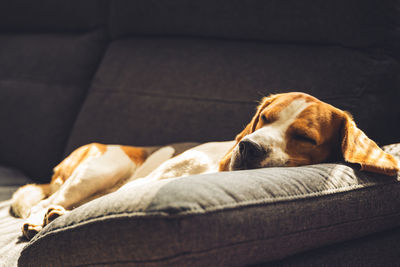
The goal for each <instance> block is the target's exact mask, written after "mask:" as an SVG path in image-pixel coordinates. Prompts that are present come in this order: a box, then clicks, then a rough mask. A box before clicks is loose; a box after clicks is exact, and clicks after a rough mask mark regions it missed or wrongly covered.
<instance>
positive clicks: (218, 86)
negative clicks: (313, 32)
mask: <svg viewBox="0 0 400 267" xmlns="http://www.w3.org/2000/svg"><path fill="white" fill-rule="evenodd" d="M372 55H373V56H372ZM399 66H400V65H399V63H398V62H397V61H396V60H394V59H391V58H390V57H387V56H385V55H379V54H367V53H364V52H361V51H356V50H352V49H347V48H343V47H339V46H301V45H277V44H265V43H257V42H233V41H218V40H204V39H184V38H126V39H123V40H119V41H114V42H112V43H111V44H110V46H109V47H108V50H107V52H106V55H105V57H104V59H103V61H102V64H101V65H100V67H99V70H98V72H97V74H96V76H95V78H94V81H93V84H92V87H91V89H90V90H89V94H88V97H87V99H86V101H85V103H84V105H83V107H82V110H81V113H80V114H79V117H78V119H77V121H76V123H75V126H74V130H73V132H72V134H71V136H70V140H69V144H68V148H67V152H68V153H70V152H71V151H72V150H73V149H75V148H77V147H78V146H80V145H84V144H87V143H90V142H93V141H96V142H103V143H122V144H131V145H165V144H168V143H174V142H184V141H197V142H203V141H216V140H232V139H233V138H234V137H235V136H236V134H237V133H239V132H240V131H241V130H242V129H243V128H244V126H245V125H246V124H247V123H248V122H249V121H250V118H251V117H252V116H253V113H254V111H255V107H256V105H257V104H258V101H259V100H260V99H261V97H262V96H265V95H269V94H271V93H279V92H288V91H303V92H306V93H310V94H311V95H314V96H315V97H318V98H320V99H321V100H323V101H326V102H328V103H330V104H333V105H335V106H337V107H339V108H342V109H344V110H347V111H350V112H351V113H352V114H353V116H354V118H355V121H356V122H357V123H358V126H359V127H360V128H361V129H363V130H364V131H365V132H366V133H367V135H368V136H369V137H371V138H372V139H374V140H376V141H377V142H379V143H380V144H387V143H390V142H397V141H398V134H397V133H398V132H399V131H400V124H399V123H397V122H398V118H399V116H400V111H399V109H398V104H397V99H398V98H400V91H399V90H398V79H397V77H398V75H397V73H398V71H399V70H400V68H399ZM382 118H385V119H384V120H383V119H382Z"/></svg>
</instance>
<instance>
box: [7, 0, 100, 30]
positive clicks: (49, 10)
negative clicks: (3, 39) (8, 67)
mask: <svg viewBox="0 0 400 267" xmlns="http://www.w3.org/2000/svg"><path fill="white" fill-rule="evenodd" d="M106 7H107V0H86V1H63V0H35V1H30V0H6V1H0V31H6V32H10V31H12V32H18V31H19V32H27V31H34V32H49V31H52V32H54V31H64V32H65V31H82V32H83V31H87V30H91V29H94V28H96V27H99V26H101V25H104V24H105V20H106V18H107V16H106V12H107V10H106Z"/></svg>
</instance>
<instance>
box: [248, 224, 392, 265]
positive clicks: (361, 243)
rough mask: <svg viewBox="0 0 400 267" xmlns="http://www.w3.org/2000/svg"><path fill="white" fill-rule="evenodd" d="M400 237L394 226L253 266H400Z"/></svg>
mask: <svg viewBox="0 0 400 267" xmlns="http://www.w3.org/2000/svg"><path fill="white" fill-rule="evenodd" d="M399 239H400V229H399V228H397V229H390V230H388V231H384V232H379V233H376V234H372V235H369V236H367V237H362V238H357V239H354V240H350V241H346V242H342V243H337V244H335V245H331V246H327V247H322V248H318V249H315V250H312V251H309V252H306V253H302V254H298V255H294V256H291V257H288V258H286V259H283V260H281V261H275V262H271V263H265V262H264V263H260V264H256V265H252V266H251V267H290V266H296V267H299V266H304V267H310V266H315V267H317V266H371V267H372V266H396V265H398V263H399V262H400V246H399Z"/></svg>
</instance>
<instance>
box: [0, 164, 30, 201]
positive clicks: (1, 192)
mask: <svg viewBox="0 0 400 267" xmlns="http://www.w3.org/2000/svg"><path fill="white" fill-rule="evenodd" d="M29 182H31V180H30V179H29V178H28V177H26V176H25V175H24V174H23V173H22V172H20V171H18V170H16V169H12V168H9V167H5V166H0V201H3V200H7V199H9V198H10V197H11V195H12V193H13V192H14V191H15V190H16V189H17V188H18V187H19V186H21V185H24V184H26V183H29Z"/></svg>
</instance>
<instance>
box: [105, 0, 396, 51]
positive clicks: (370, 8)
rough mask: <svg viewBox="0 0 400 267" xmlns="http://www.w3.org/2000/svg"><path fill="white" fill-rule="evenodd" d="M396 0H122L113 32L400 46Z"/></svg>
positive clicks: (114, 10)
mask: <svg viewBox="0 0 400 267" xmlns="http://www.w3.org/2000/svg"><path fill="white" fill-rule="evenodd" d="M397 6H398V2H396V1H392V0H390V1H381V2H379V4H378V3H377V2H376V1H374V0H350V1H349V0H325V1H313V0H303V1H297V0H286V1H280V0H269V1H263V0H230V1H224V0H222V1H221V0H203V1H186V0H169V1H163V0H116V1H111V12H110V32H111V35H112V36H113V37H114V38H116V37H121V36H126V35H134V34H139V35H175V36H176V35H178V36H182V35H185V36H208V37H209V36H211V37H224V38H235V39H243V38H246V39H258V40H260V39H261V40H267V41H275V42H280V43H284V42H291V43H293V42H307V43H308V44H309V43H325V44H326V43H329V44H341V45H345V46H376V45H377V44H382V43H385V44H388V43H389V42H392V45H396V46H397V47H398V45H399V43H398V40H399V39H398V38H399V36H398V28H397V27H398V25H399V19H398V15H397V14H398V13H397V12H395V8H396V7H397Z"/></svg>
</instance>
